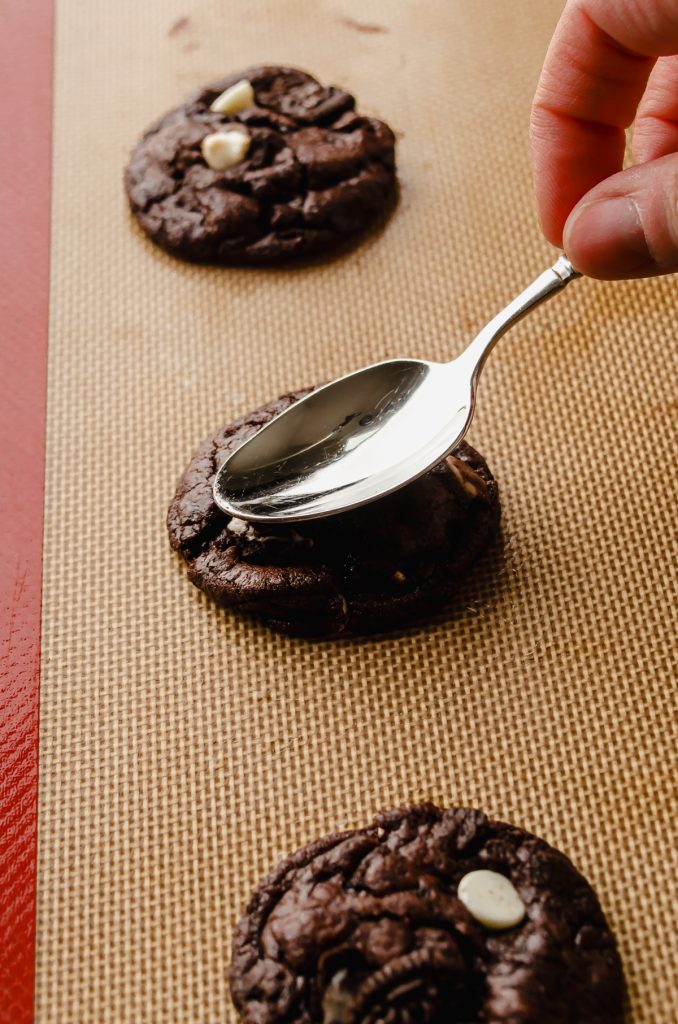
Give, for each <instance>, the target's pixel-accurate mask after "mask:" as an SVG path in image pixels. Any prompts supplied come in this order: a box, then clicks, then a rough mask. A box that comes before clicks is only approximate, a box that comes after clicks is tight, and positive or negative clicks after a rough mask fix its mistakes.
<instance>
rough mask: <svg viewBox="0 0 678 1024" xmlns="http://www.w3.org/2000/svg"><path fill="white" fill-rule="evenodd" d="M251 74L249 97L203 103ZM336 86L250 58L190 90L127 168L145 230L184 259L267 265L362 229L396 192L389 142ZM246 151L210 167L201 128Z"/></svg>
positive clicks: (331, 245) (332, 244) (385, 131)
mask: <svg viewBox="0 0 678 1024" xmlns="http://www.w3.org/2000/svg"><path fill="white" fill-rule="evenodd" d="M242 80H247V81H249V82H250V83H251V85H252V87H253V89H254V95H255V106H252V107H249V108H248V109H244V110H242V111H241V112H240V113H237V114H231V115H226V114H219V113H215V112H213V111H211V110H210V104H211V103H212V102H213V101H214V100H215V99H216V98H217V97H218V96H219V94H220V93H222V92H223V91H224V90H226V89H228V88H229V87H230V86H232V85H235V84H236V83H237V82H239V81H242ZM354 108H355V100H354V99H353V97H352V96H351V95H349V94H348V93H346V92H343V91H342V90H341V89H335V88H333V87H328V88H326V87H324V86H321V85H320V84H319V83H318V82H316V80H315V79H314V78H311V76H310V75H307V74H305V73H304V72H303V71H297V70H295V69H293V68H280V67H260V68H250V69H249V70H246V71H240V72H238V73H237V74H234V75H230V76H229V77H228V78H225V79H223V81H220V82H216V83H214V85H211V86H209V87H208V88H206V89H202V90H200V91H199V92H197V93H195V94H194V95H193V96H191V97H190V98H189V99H188V101H187V102H186V103H184V104H183V105H182V106H180V107H178V108H177V109H176V110H172V111H170V112H169V113H168V114H166V115H165V116H164V117H163V118H161V119H160V120H159V121H157V122H156V123H155V124H154V125H152V126H151V128H149V130H148V131H147V132H146V134H145V135H144V136H143V138H142V139H141V141H140V142H139V143H138V144H137V146H136V148H135V149H134V151H133V153H132V156H131V158H130V162H129V165H128V167H127V171H126V175H125V185H126V188H127V193H128V196H129V201H130V206H131V208H132V211H133V213H134V215H135V216H136V218H137V220H138V221H139V224H140V225H141V227H142V228H143V230H144V231H145V232H146V234H147V235H148V236H149V238H151V239H152V240H153V241H154V242H157V244H158V245H160V246H162V247H163V248H164V249H167V250H168V251H169V252H171V253H174V254H175V255H177V256H182V257H184V258H185V259H188V260H196V261H200V262H209V263H261V264H263V263H275V262H282V261H286V260H288V259H291V258H303V259H306V258H309V257H312V256H315V255H318V254H322V253H325V252H329V251H330V250H332V249H335V248H336V247H337V246H339V245H341V244H342V243H344V242H345V241H346V240H347V239H348V238H351V237H353V236H357V235H359V234H360V233H361V232H363V231H364V230H365V229H367V228H368V227H369V226H370V225H371V224H373V223H374V221H375V220H376V219H377V218H378V217H379V216H380V215H381V214H383V213H385V212H386V211H387V210H388V209H389V207H390V206H391V204H392V202H393V199H394V196H395V183H396V179H395V158H394V150H395V140H394V137H393V133H392V132H391V130H390V128H388V126H387V125H385V124H383V123H382V122H381V121H378V120H376V119H375V118H370V117H362V116H360V115H359V114H357V113H356V111H355V109H354ZM234 128H235V129H237V130H239V131H242V132H244V133H245V134H246V135H247V136H249V139H250V146H249V151H248V153H247V155H246V157H245V158H244V159H243V160H242V161H241V162H240V163H237V164H236V165H235V166H233V167H231V168H230V169H228V170H222V171H219V170H212V169H211V168H210V167H209V166H208V165H207V163H206V161H205V159H204V157H203V155H202V153H201V143H202V142H203V140H204V139H205V137H206V136H208V135H210V134H212V133H215V132H223V131H228V130H232V129H234Z"/></svg>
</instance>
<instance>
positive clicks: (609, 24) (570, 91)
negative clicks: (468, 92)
mask: <svg viewBox="0 0 678 1024" xmlns="http://www.w3.org/2000/svg"><path fill="white" fill-rule="evenodd" d="M677 49H678V2H677V0H642V2H639V0H570V2H569V3H568V4H567V6H566V8H565V10H564V12H563V14H562V17H561V19H560V22H559V23H558V27H557V29H556V32H555V35H554V37H553V40H552V42H551V45H550V47H549V50H548V53H547V55H546V60H545V63H544V68H543V70H542V74H541V78H540V81H539V86H538V88H537V93H536V96H535V101H534V106H533V111H532V124H531V139H532V154H533V156H532V159H533V167H534V176H535V186H536V193H537V207H538V210H539V216H540V220H541V224H542V228H543V230H544V233H545V235H546V236H547V238H548V239H549V240H550V241H552V242H553V243H554V244H556V245H560V244H561V242H562V232H563V226H564V224H565V221H566V220H567V217H568V215H569V213H570V211H571V210H572V209H573V207H574V206H575V205H576V204H577V203H578V202H579V200H580V199H581V198H582V196H584V195H585V194H586V193H587V192H588V191H589V190H590V189H591V188H593V187H594V185H597V184H598V182H600V181H603V180H604V179H605V178H607V177H609V176H610V175H611V174H614V173H616V172H617V171H619V170H621V168H622V163H623V158H624V148H625V141H626V140H625V134H624V129H625V128H627V127H628V126H629V125H630V124H631V122H632V121H633V118H634V116H635V112H636V109H637V107H638V104H639V102H640V99H641V97H642V95H643V92H644V90H645V86H646V84H647V80H648V78H649V75H650V72H651V70H652V67H653V65H654V62H655V59H656V57H657V56H660V55H664V54H670V53H673V52H675V51H676V50H677Z"/></svg>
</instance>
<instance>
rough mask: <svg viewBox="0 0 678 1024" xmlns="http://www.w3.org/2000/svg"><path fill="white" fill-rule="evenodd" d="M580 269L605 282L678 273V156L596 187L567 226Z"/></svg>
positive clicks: (566, 235) (568, 243) (630, 170)
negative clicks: (677, 271) (676, 271)
mask: <svg viewBox="0 0 678 1024" xmlns="http://www.w3.org/2000/svg"><path fill="white" fill-rule="evenodd" d="M564 243H565V249H566V251H567V254H568V256H569V257H570V259H571V260H572V262H573V264H574V266H575V267H576V268H577V270H580V271H581V272H582V273H583V274H587V275H589V276H590V277H598V278H602V279H605V280H613V279H617V278H627V277H651V276H653V275H655V274H666V273H670V272H672V271H675V270H678V153H674V154H671V155H669V156H664V157H661V158H659V159H658V160H653V161H652V162H651V163H645V164H638V165H637V166H635V167H629V168H628V169H627V170H625V171H620V172H619V173H618V174H615V175H613V176H612V177H611V178H608V179H607V180H606V181H603V182H602V183H601V184H599V185H597V186H596V187H595V188H594V189H593V190H592V191H591V192H589V193H588V195H586V196H585V197H584V199H583V200H582V201H581V202H580V203H579V204H578V205H577V206H576V207H575V209H574V210H573V211H572V213H571V214H570V216H569V218H568V220H567V223H566V225H565V232H564Z"/></svg>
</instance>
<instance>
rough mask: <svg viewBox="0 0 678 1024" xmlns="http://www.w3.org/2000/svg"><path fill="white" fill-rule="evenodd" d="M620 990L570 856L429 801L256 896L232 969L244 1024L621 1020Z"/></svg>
mask: <svg viewBox="0 0 678 1024" xmlns="http://www.w3.org/2000/svg"><path fill="white" fill-rule="evenodd" d="M471 876H475V878H474V881H473V884H472V885H471V886H469V885H468V884H465V883H467V880H468V879H469V878H470V877H471ZM481 876H482V877H481ZM469 891H472V892H473V897H472V898H471V900H469V899H468V895H469ZM507 894H508V897H509V901H508V904H507V902H506V899H507ZM464 895H466V899H465V898H464ZM507 906H509V907H510V908H511V909H512V911H513V912H512V913H510V914H508V916H507ZM474 907H475V908H476V910H477V908H478V907H482V911H481V913H480V915H478V914H477V913H474ZM516 908H517V909H516ZM488 915H489V916H488ZM623 989H624V985H623V975H622V968H621V963H620V959H619V954H618V952H617V948H616V945H615V940H614V937H613V935H612V934H611V932H610V929H609V927H608V925H607V922H606V920H605V917H604V915H603V912H602V910H601V908H600V905H599V903H598V900H597V898H596V895H595V893H594V891H593V889H592V888H591V886H590V885H589V884H588V882H587V881H586V880H585V879H584V878H582V876H581V875H580V874H579V872H578V871H577V870H576V868H575V867H574V866H573V865H572V864H571V862H570V861H569V860H568V859H567V857H565V856H563V854H562V853H559V852H558V851H557V850H554V849H553V847H551V846H549V845H548V844H547V843H545V842H544V841H543V840H541V839H537V838H536V836H533V835H530V834H529V833H528V832H524V831H523V830H522V829H519V828H514V827H513V826H512V825H507V824H504V823H503V822H499V821H490V820H488V818H487V817H486V816H485V815H484V814H483V813H482V812H481V811H476V810H468V809H464V808H455V809H453V810H446V811H443V810H439V809H438V808H437V807H434V806H432V805H431V804H424V805H422V806H419V807H412V808H409V809H406V810H396V811H389V812H386V813H384V814H381V815H379V816H378V817H377V819H376V821H375V822H374V824H373V825H371V826H370V827H368V828H365V829H359V830H356V831H352V832H343V833H340V834H337V835H331V836H328V837H327V838H325V839H320V840H318V841H317V842H315V843H312V844H311V845H310V846H307V847H305V848H304V849H302V850H299V852H298V853H295V854H294V855H293V856H291V857H290V858H289V859H288V860H286V861H285V862H284V863H283V864H282V865H281V866H280V867H279V868H278V869H277V870H275V871H274V872H273V873H272V874H271V875H269V876H268V878H266V879H265V880H264V881H263V882H262V883H261V884H260V885H259V886H258V888H257V889H256V890H255V892H254V894H253V896H252V899H251V901H250V903H249V906H248V908H247V913H246V914H245V917H244V918H243V919H242V921H241V922H240V924H239V926H238V928H237V931H236V934H235V938H234V942H233V957H232V963H231V992H232V995H233V1000H234V1002H235V1005H236V1007H237V1009H238V1010H239V1011H240V1015H241V1019H242V1021H243V1024H413V1022H415V1021H416V1022H417V1024H481V1022H489V1021H491V1022H493V1024H566V1022H567V1024H620V1022H621V1019H622V1002H623Z"/></svg>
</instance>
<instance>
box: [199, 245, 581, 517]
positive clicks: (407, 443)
mask: <svg viewBox="0 0 678 1024" xmlns="http://www.w3.org/2000/svg"><path fill="white" fill-rule="evenodd" d="M579 276H580V275H579V273H578V271H576V270H575V269H574V267H573V266H572V264H571V263H570V261H569V260H568V259H567V258H566V257H565V256H561V257H560V258H559V259H558V260H557V261H556V263H555V264H554V266H553V267H551V269H550V270H546V271H544V273H543V274H540V276H539V277H538V278H537V279H536V281H533V283H532V284H531V285H529V287H527V288H526V289H525V291H524V292H521V293H520V295H519V296H518V297H517V298H515V299H514V300H513V302H511V303H509V305H508V306H507V307H506V309H504V310H502V312H501V313H499V314H498V315H497V316H495V318H494V319H493V320H490V322H489V324H487V326H486V327H483V329H482V331H481V332H480V334H478V335H477V337H475V338H474V339H473V341H472V342H471V344H470V345H469V346H468V348H467V349H466V350H465V351H464V352H462V354H461V355H460V356H458V357H457V358H456V359H454V360H453V361H452V362H451V363H429V362H427V361H425V360H423V359H392V360H389V361H388V362H384V363H375V364H374V365H373V366H367V367H366V368H365V369H364V370H357V371H356V372H355V373H349V374H348V375H347V376H346V377H340V378H339V379H338V380H335V381H333V382H332V383H331V384H325V386H324V387H321V388H318V390H317V391H313V392H312V393H311V394H310V395H307V396H306V397H305V398H302V399H301V400H300V401H299V402H296V403H295V404H294V405H292V406H290V408H289V409H287V410H286V411H285V412H283V413H280V415H279V416H276V417H275V419H272V420H271V421H270V423H267V424H266V426H264V427H262V429H261V430H259V431H257V433H256V434H254V435H253V437H251V438H250V439H249V440H248V441H245V443H244V444H243V445H241V446H240V448H238V449H237V450H236V451H235V452H233V454H232V455H230V456H229V457H228V458H227V459H226V461H225V462H224V464H223V466H222V467H221V468H220V469H219V472H218V473H217V475H216V478H215V481H214V500H215V501H216V503H217V505H218V506H219V508H221V509H222V510H223V511H224V512H227V513H228V514H229V515H231V516H236V517H237V518H238V519H245V520H249V521H251V522H255V523H291V522H295V521H297V520H302V519H319V518H321V517H323V516H331V515H335V514H336V513H337V512H345V511H346V510H347V509H351V508H356V506H358V505H364V504H366V503H367V502H369V501H374V500H375V499H376V498H381V497H383V496H384V495H385V494H389V493H390V492H391V491H395V490H397V489H398V488H399V487H403V486H404V485H405V484H407V483H410V481H412V480H415V479H416V478H417V477H418V476H421V475H422V474H423V473H426V472H427V470H429V469H431V468H432V467H433V466H435V464H436V463H437V462H439V461H440V460H441V459H442V458H443V457H444V456H445V455H447V454H448V452H450V451H451V450H452V448H454V446H455V445H457V444H458V443H459V442H460V441H461V439H462V438H463V437H464V435H465V434H466V431H467V430H468V428H469V426H470V424H471V420H472V418H473V411H474V407H475V397H476V386H477V382H478V377H479V376H480V371H481V370H482V368H483V366H484V364H485V360H486V359H487V357H488V355H489V353H490V352H491V350H492V348H493V346H494V344H495V342H496V341H497V340H498V339H499V338H500V337H501V336H502V334H504V333H505V332H506V331H507V330H508V329H509V327H511V326H512V325H513V324H514V323H516V322H517V321H518V320H520V319H521V318H522V317H523V316H525V314H526V313H528V312H529V311H530V310H531V309H533V308H534V307H535V306H537V305H539V303H540V302H543V301H544V299H547V298H549V296H551V295H554V294H555V293H556V292H558V291H560V290H561V289H562V288H564V287H565V285H566V284H567V283H568V281H571V280H572V279H573V278H575V277H579Z"/></svg>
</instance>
